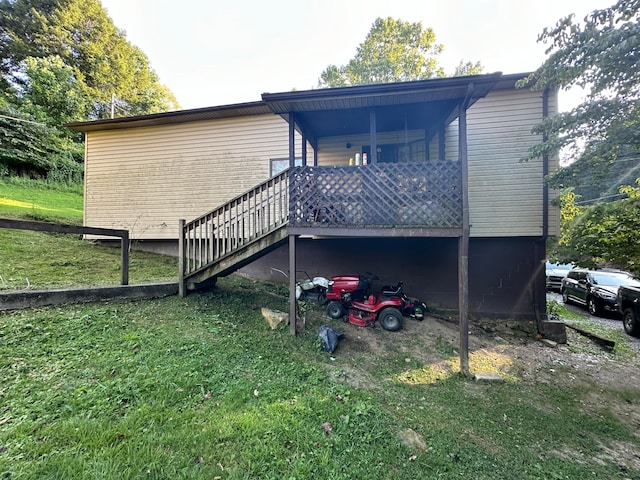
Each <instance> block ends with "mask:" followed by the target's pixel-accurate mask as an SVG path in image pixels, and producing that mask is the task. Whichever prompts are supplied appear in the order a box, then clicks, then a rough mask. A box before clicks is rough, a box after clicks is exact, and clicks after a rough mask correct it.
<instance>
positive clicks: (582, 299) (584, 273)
mask: <svg viewBox="0 0 640 480" xmlns="http://www.w3.org/2000/svg"><path fill="white" fill-rule="evenodd" d="M620 285H631V286H638V287H640V281H639V280H638V279H636V278H634V277H633V275H631V274H630V273H628V272H622V271H619V270H613V271H609V270H584V269H573V270H571V271H570V272H569V273H568V274H567V276H566V277H565V278H564V279H563V280H562V285H561V287H560V292H561V293H562V300H563V301H564V303H577V304H578V305H582V306H584V307H586V308H587V309H588V310H589V313H590V314H591V315H601V314H602V313H603V312H605V311H608V312H617V311H618V307H617V304H616V295H617V293H618V287H619V286H620Z"/></svg>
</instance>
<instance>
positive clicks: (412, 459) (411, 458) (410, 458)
mask: <svg viewBox="0 0 640 480" xmlns="http://www.w3.org/2000/svg"><path fill="white" fill-rule="evenodd" d="M417 458H418V456H417V455H411V456H410V457H409V460H411V461H412V462H413V461H414V460H415V459H417Z"/></svg>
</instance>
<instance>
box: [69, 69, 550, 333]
mask: <svg viewBox="0 0 640 480" xmlns="http://www.w3.org/2000/svg"><path fill="white" fill-rule="evenodd" d="M524 77H526V74H514V75H503V74H501V73H494V74H488V75H474V76H467V77H454V78H440V79H432V80H424V81H415V82H402V83H394V84H376V85H364V86H355V87H344V88H334V89H319V90H310V91H293V92H284V93H265V94H263V95H262V100H261V101H258V102H251V103H243V104H237V105H225V106H219V107H210V108H201V109H194V110H185V111H178V112H169V113H163V114H155V115H147V116H140V117H129V118H117V119H111V120H99V121H94V122H83V123H75V124H72V125H70V126H71V127H72V128H75V129H76V130H79V131H82V132H84V133H85V135H86V159H85V212H84V223H85V225H91V226H99V227H107V228H124V229H128V230H129V231H130V235H131V239H132V240H133V241H134V242H135V243H136V246H137V247H138V248H144V249H148V250H154V251H162V252H165V253H166V252H171V253H173V254H178V255H179V256H180V258H181V286H182V291H183V293H184V292H186V291H187V290H188V289H191V288H198V287H199V286H205V285H207V283H210V282H211V281H212V279H213V281H215V278H217V277H218V276H223V275H227V274H228V273H230V272H232V271H235V270H237V269H238V268H243V269H244V272H245V273H247V274H249V275H253V276H255V277H259V278H270V279H277V278H280V279H284V277H283V276H282V273H280V272H284V273H287V272H294V274H290V275H289V278H290V280H289V281H290V284H291V285H293V282H294V280H295V275H296V274H295V272H299V271H305V272H307V273H308V274H310V275H323V276H331V275H337V274H345V273H359V272H364V271H366V270H369V271H374V272H375V273H376V274H377V275H378V276H379V277H380V278H381V281H387V282H393V281H398V280H402V281H404V284H405V287H406V291H408V292H409V293H411V294H412V295H415V296H417V297H420V298H422V299H424V300H425V301H426V302H427V304H428V305H429V306H430V307H432V308H435V309H439V310H441V311H448V310H451V311H458V312H459V313H460V315H461V318H462V317H465V318H466V317H467V315H469V316H471V317H474V318H484V317H487V318H509V319H517V320H525V321H527V320H530V321H536V322H538V323H537V324H538V327H539V328H542V322H543V321H544V318H545V309H546V302H545V276H544V269H543V268H542V267H543V261H544V258H545V242H546V239H547V237H548V236H550V235H557V234H558V230H559V212H558V210H557V207H554V206H553V205H552V204H551V201H550V200H551V195H550V193H549V192H548V191H547V187H546V185H545V183H544V181H543V179H544V176H545V175H546V174H547V173H548V172H549V171H552V170H554V169H555V168H557V166H558V160H557V159H556V158H547V157H543V158H538V159H535V160H533V161H529V162H521V161H520V159H521V158H522V157H523V156H524V155H525V154H526V152H527V150H528V149H529V147H531V146H532V145H534V144H536V143H539V142H540V141H542V137H541V136H538V135H533V134H532V133H531V129H532V127H533V126H534V125H536V124H537V123H539V122H540V121H541V120H543V119H544V118H545V117H547V116H549V115H553V114H554V113H555V112H556V109H557V99H556V92H554V91H549V90H545V91H532V90H530V89H528V88H521V89H520V88H516V82H517V81H518V80H520V79H522V78H524ZM365 156H366V163H367V164H366V165H364V164H363V162H364V157H365ZM352 164H353V165H352ZM181 219H184V220H186V221H181ZM298 275H302V274H300V273H298ZM292 302H293V303H292V306H291V309H292V314H293V308H294V303H295V301H294V300H292ZM292 323H293V322H292Z"/></svg>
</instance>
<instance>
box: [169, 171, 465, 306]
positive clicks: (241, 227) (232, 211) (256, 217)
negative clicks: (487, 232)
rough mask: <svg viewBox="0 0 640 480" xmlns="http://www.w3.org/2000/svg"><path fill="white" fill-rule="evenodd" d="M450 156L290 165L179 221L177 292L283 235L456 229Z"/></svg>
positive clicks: (457, 175) (456, 175) (458, 199)
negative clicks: (357, 163)
mask: <svg viewBox="0 0 640 480" xmlns="http://www.w3.org/2000/svg"><path fill="white" fill-rule="evenodd" d="M462 203H463V202H462V169H461V162H457V161H429V162H421V163H393V164H391V163H382V164H373V165H363V166H339V167H315V166H303V167H294V168H291V169H289V170H288V171H285V172H282V173H280V174H278V175H276V176H274V177H273V178H270V179H268V180H267V181H265V182H263V183H262V184H260V185H258V186H256V187H254V188H253V189H251V190H250V191H248V192H245V193H243V194H242V195H239V196H237V197H236V198H234V199H232V200H230V201H229V202H227V203H226V204H224V205H221V206H219V207H218V208H216V209H214V210H212V211H211V212H209V213H206V214H205V215H202V216H201V217H198V218H196V219H194V220H192V221H190V222H188V223H184V222H182V223H181V227H180V263H181V265H180V274H181V279H180V285H181V294H184V291H185V290H186V288H187V287H188V286H191V288H196V286H197V284H199V283H204V282H206V281H207V280H208V279H209V278H215V277H216V276H224V275H227V274H228V273H230V272H232V271H234V269H238V268H240V267H242V266H244V265H246V264H247V262H248V261H251V260H253V259H255V258H257V257H259V256H260V255H262V254H264V253H267V252H269V251H271V250H272V249H273V248H275V247H276V246H278V245H280V244H281V243H282V242H283V241H285V240H286V238H287V235H303V234H306V235H319V236H352V237H376V236H378V237H385V236H393V237H415V236H423V237H459V236H461V234H462V225H463V209H462Z"/></svg>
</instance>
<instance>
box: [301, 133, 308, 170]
mask: <svg viewBox="0 0 640 480" xmlns="http://www.w3.org/2000/svg"><path fill="white" fill-rule="evenodd" d="M302 165H304V166H305V167H306V166H307V134H306V133H304V132H302Z"/></svg>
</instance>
